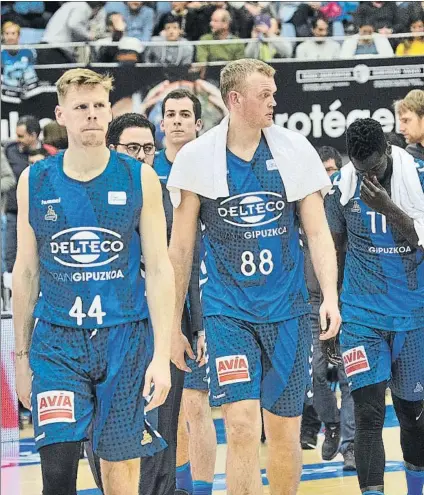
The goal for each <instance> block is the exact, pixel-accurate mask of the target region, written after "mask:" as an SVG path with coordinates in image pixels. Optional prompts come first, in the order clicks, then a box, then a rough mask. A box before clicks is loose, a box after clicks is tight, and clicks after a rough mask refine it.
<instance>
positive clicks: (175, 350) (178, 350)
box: [171, 330, 196, 373]
mask: <svg viewBox="0 0 424 495" xmlns="http://www.w3.org/2000/svg"><path fill="white" fill-rule="evenodd" d="M186 353H187V355H188V356H189V357H190V358H191V359H196V356H195V355H194V352H193V349H192V348H191V345H190V342H189V341H188V340H187V337H186V336H185V335H184V334H183V333H182V332H181V330H178V331H173V332H172V338H171V361H172V362H173V363H174V364H175V366H176V367H177V368H178V369H180V370H182V371H186V372H187V373H191V369H190V368H189V367H188V366H187V363H186V361H185V354H186Z"/></svg>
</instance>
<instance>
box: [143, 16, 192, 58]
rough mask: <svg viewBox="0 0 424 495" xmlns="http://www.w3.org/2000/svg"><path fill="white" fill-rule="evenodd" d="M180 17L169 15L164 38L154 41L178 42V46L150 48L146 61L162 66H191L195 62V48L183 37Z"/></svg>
mask: <svg viewBox="0 0 424 495" xmlns="http://www.w3.org/2000/svg"><path fill="white" fill-rule="evenodd" d="M180 23H181V19H180V17H176V16H173V15H172V14H168V17H166V18H165V20H164V29H163V33H164V35H163V36H154V37H153V38H152V41H168V42H169V43H175V42H178V44H177V45H174V46H172V45H162V46H149V47H148V48H147V50H146V52H145V61H146V62H153V63H159V64H162V65H189V64H191V62H192V61H193V55H194V47H193V45H190V44H189V42H188V41H187V40H186V39H185V38H183V37H182V30H181V24H180Z"/></svg>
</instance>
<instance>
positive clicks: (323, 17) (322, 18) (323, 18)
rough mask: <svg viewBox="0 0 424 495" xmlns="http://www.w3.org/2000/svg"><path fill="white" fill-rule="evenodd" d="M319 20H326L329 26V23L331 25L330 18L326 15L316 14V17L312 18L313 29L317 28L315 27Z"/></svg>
mask: <svg viewBox="0 0 424 495" xmlns="http://www.w3.org/2000/svg"><path fill="white" fill-rule="evenodd" d="M318 21H324V22H325V23H326V24H327V26H329V25H330V22H329V20H328V19H327V18H326V17H325V16H323V15H318V16H316V17H314V18H313V19H312V22H311V25H312V29H315V28H316V27H317V25H318Z"/></svg>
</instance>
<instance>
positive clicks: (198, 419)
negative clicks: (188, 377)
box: [183, 388, 216, 495]
mask: <svg viewBox="0 0 424 495" xmlns="http://www.w3.org/2000/svg"><path fill="white" fill-rule="evenodd" d="M183 400H184V411H185V415H186V418H187V422H188V425H189V431H190V436H189V440H190V443H189V445H190V463H191V472H192V476H193V485H194V490H193V493H194V495H210V494H211V493H212V483H213V476H214V472H215V459H216V432H215V426H214V424H213V419H212V411H211V407H210V405H209V397H208V392H207V391H205V390H194V389H188V388H185V389H184V392H183Z"/></svg>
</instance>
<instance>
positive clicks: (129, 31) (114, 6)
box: [106, 2, 155, 41]
mask: <svg viewBox="0 0 424 495" xmlns="http://www.w3.org/2000/svg"><path fill="white" fill-rule="evenodd" d="M111 12H118V13H119V14H122V16H123V18H124V21H125V24H126V30H125V36H128V37H130V38H137V39H138V40H140V41H150V40H151V39H152V34H153V26H154V23H155V19H154V18H155V13H154V11H153V9H152V8H151V7H150V6H149V4H148V2H107V5H106V13H111Z"/></svg>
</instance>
